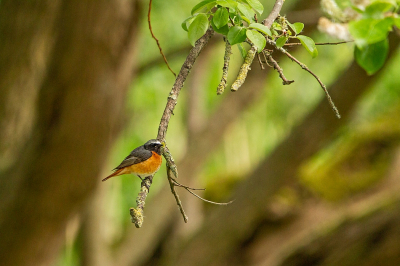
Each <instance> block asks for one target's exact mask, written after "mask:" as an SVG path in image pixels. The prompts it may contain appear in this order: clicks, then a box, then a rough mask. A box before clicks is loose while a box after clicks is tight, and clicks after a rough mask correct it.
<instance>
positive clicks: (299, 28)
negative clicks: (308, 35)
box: [288, 22, 304, 35]
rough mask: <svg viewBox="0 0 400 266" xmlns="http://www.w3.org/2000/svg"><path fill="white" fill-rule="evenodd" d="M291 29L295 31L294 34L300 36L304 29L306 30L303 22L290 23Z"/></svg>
mask: <svg viewBox="0 0 400 266" xmlns="http://www.w3.org/2000/svg"><path fill="white" fill-rule="evenodd" d="M288 24H289V26H290V28H292V30H293V31H294V34H295V35H297V34H299V33H300V32H301V31H302V30H303V29H304V24H303V23H301V22H296V23H293V24H292V23H290V22H288Z"/></svg>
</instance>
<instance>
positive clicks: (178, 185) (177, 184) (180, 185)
mask: <svg viewBox="0 0 400 266" xmlns="http://www.w3.org/2000/svg"><path fill="white" fill-rule="evenodd" d="M172 181H173V182H174V185H175V186H177V187H183V188H187V189H190V190H206V189H205V188H193V187H188V186H185V185H182V184H181V183H179V182H178V181H176V180H175V179H174V178H172Z"/></svg>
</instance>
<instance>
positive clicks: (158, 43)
mask: <svg viewBox="0 0 400 266" xmlns="http://www.w3.org/2000/svg"><path fill="white" fill-rule="evenodd" d="M152 2H153V0H150V1H149V12H148V13H147V22H148V23H149V30H150V33H151V36H152V37H153V39H154V40H155V41H156V43H157V46H158V49H159V50H160V54H161V55H162V57H163V59H164V62H165V64H166V65H167V67H168V69H169V70H170V71H171V72H172V74H173V75H174V76H175V77H176V74H175V72H174V71H173V70H172V69H171V67H170V66H169V64H168V61H167V58H166V57H165V55H164V53H163V51H162V49H161V45H160V42H159V41H158V39H157V38H156V36H155V35H154V33H153V29H152V27H151V22H150V16H151V4H152Z"/></svg>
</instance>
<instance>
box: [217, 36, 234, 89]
mask: <svg viewBox="0 0 400 266" xmlns="http://www.w3.org/2000/svg"><path fill="white" fill-rule="evenodd" d="M231 54H232V47H231V45H230V43H229V41H228V39H226V40H225V54H224V66H223V67H222V78H221V81H220V83H219V85H218V87H217V95H221V94H222V93H224V90H225V87H226V81H227V79H228V69H229V61H230V59H231Z"/></svg>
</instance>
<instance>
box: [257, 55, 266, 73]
mask: <svg viewBox="0 0 400 266" xmlns="http://www.w3.org/2000/svg"><path fill="white" fill-rule="evenodd" d="M257 58H258V63H259V64H260V67H261V69H262V70H264V69H265V67H264V64H263V62H262V61H261V56H260V54H257Z"/></svg>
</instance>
